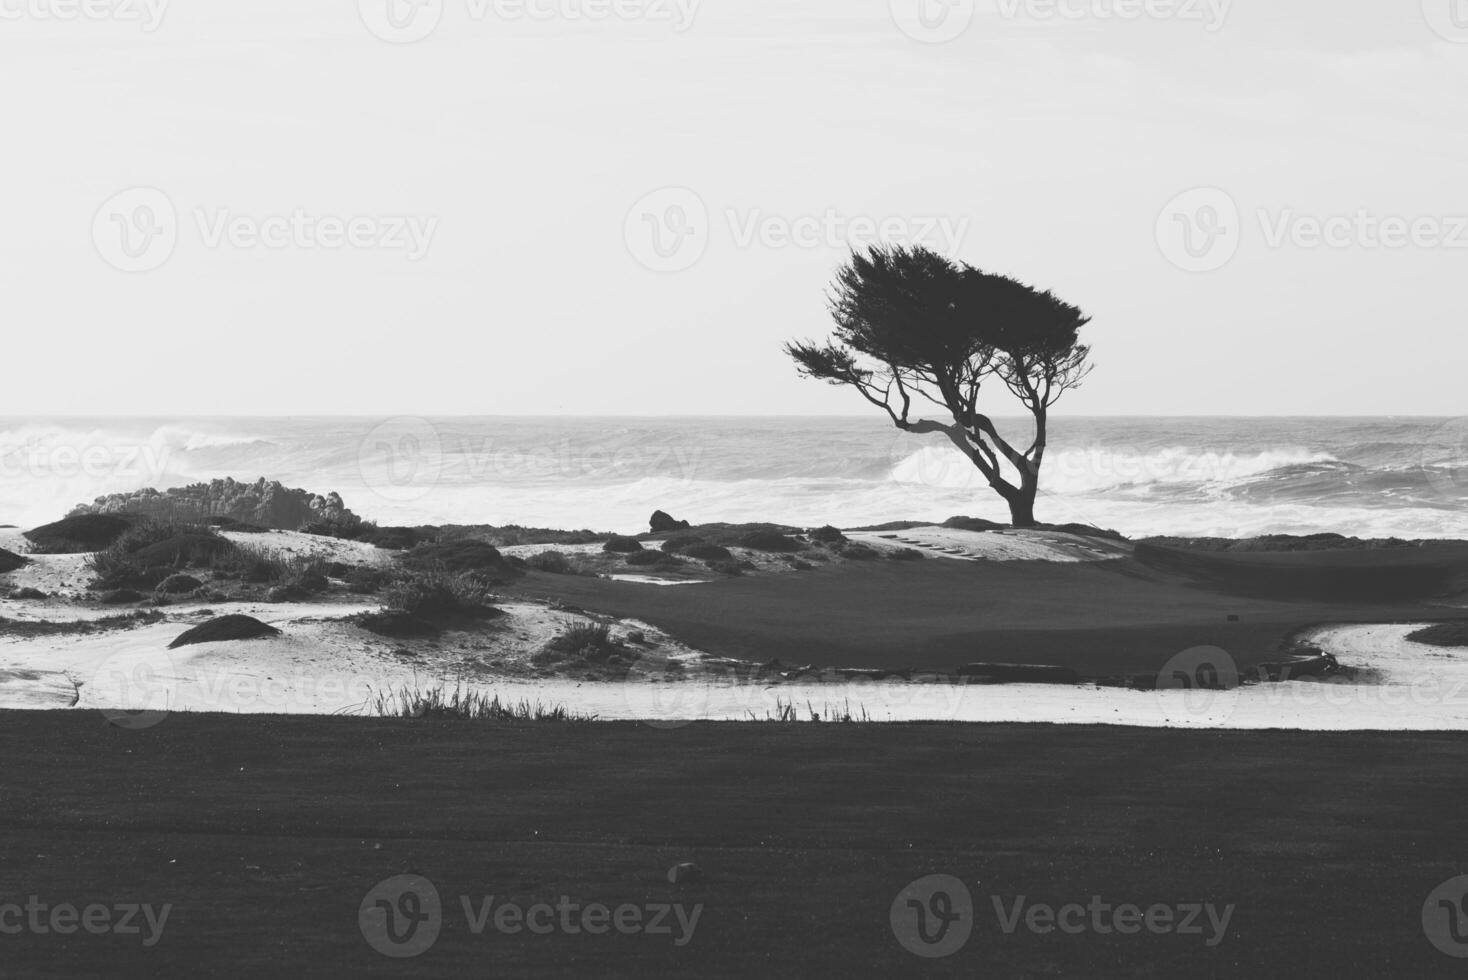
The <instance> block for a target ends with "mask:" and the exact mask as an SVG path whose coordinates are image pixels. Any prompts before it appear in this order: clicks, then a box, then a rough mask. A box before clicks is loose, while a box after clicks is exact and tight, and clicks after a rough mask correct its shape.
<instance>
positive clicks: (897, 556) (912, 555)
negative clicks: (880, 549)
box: [887, 548, 928, 561]
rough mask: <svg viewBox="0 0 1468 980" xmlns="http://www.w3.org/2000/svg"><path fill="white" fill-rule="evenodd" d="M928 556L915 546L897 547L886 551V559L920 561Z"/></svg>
mask: <svg viewBox="0 0 1468 980" xmlns="http://www.w3.org/2000/svg"><path fill="white" fill-rule="evenodd" d="M926 557H928V556H927V555H925V554H923V553H922V552H921V551H918V550H917V549H916V548H898V549H896V550H895V551H889V552H887V560H888V561H922V560H923V559H924V558H926Z"/></svg>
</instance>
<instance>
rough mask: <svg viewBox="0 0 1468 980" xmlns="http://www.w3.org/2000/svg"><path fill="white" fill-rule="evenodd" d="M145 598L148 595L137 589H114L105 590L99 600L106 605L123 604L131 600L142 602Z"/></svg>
mask: <svg viewBox="0 0 1468 980" xmlns="http://www.w3.org/2000/svg"><path fill="white" fill-rule="evenodd" d="M145 598H147V597H146V596H144V595H143V594H142V593H141V592H138V591H136V590H135V589H113V590H112V591H111V592H104V593H103V594H102V595H101V596H100V597H99V598H98V601H99V602H101V603H102V605H104V606H122V605H126V604H128V603H130V602H142V601H143V600H144V599H145Z"/></svg>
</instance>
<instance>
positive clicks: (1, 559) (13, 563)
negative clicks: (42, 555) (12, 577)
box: [0, 548, 28, 575]
mask: <svg viewBox="0 0 1468 980" xmlns="http://www.w3.org/2000/svg"><path fill="white" fill-rule="evenodd" d="M27 563H28V562H27V559H25V558H22V557H21V556H20V555H17V554H16V553H15V552H13V551H6V550H5V549H4V548H0V575H3V574H4V573H6V572H13V571H15V570H16V569H17V568H21V567H23V566H24V565H26V564H27Z"/></svg>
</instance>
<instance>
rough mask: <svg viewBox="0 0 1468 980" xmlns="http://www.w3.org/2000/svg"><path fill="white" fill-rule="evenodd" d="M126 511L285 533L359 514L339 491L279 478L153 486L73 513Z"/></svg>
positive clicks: (101, 499)
mask: <svg viewBox="0 0 1468 980" xmlns="http://www.w3.org/2000/svg"><path fill="white" fill-rule="evenodd" d="M122 513H128V514H143V515H145V516H148V517H154V518H158V519H162V520H179V521H207V520H209V519H210V518H215V517H228V518H233V519H234V520H237V521H243V522H245V523H247V524H258V525H260V526H261V527H270V528H278V529H280V530H284V531H295V530H298V529H300V528H301V527H303V526H305V525H306V524H310V523H312V522H314V521H323V520H340V519H342V518H344V517H345V518H354V517H355V516H356V515H355V514H352V512H351V511H349V510H347V508H346V505H345V504H343V503H342V498H341V497H340V496H338V495H337V494H336V493H328V494H326V495H325V496H322V495H320V494H315V493H311V492H310V491H307V490H298V489H293V488H291V487H287V486H284V485H283V484H281V483H280V482H279V481H278V480H268V481H267V480H264V479H260V480H256V481H255V482H254V483H241V482H240V481H238V480H233V479H228V478H226V479H223V480H211V481H210V482H208V483H194V484H190V485H189V486H186V487H174V488H173V489H171V490H154V489H152V488H148V489H144V490H135V491H133V492H131V493H114V494H108V495H107V496H105V497H98V498H97V499H96V501H94V502H93V503H90V504H81V505H79V506H77V507H75V508H73V509H72V511H71V514H72V515H76V514H122Z"/></svg>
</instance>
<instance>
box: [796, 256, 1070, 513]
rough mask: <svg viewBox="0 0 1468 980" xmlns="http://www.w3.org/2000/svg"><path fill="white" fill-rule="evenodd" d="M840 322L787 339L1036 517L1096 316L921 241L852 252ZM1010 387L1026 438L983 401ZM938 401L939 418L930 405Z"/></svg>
mask: <svg viewBox="0 0 1468 980" xmlns="http://www.w3.org/2000/svg"><path fill="white" fill-rule="evenodd" d="M830 310H831V317H832V319H833V320H834V321H835V323H836V329H835V331H834V333H833V334H832V336H831V338H830V339H828V340H827V341H826V342H824V343H817V342H815V341H805V342H800V343H792V344H788V345H786V347H785V350H786V353H788V354H789V355H790V356H791V357H792V358H793V359H794V360H795V363H796V366H797V368H798V369H799V371H800V373H801V374H802V375H803V376H805V377H811V378H818V379H820V380H823V381H826V382H829V383H830V384H835V385H844V386H847V387H850V388H853V389H855V390H856V391H857V392H859V393H860V394H861V396H862V397H863V398H865V399H866V400H867V401H868V402H870V403H871V404H872V405H875V406H876V407H878V408H880V409H881V410H882V411H884V412H886V413H887V415H888V416H889V417H890V418H891V419H892V422H893V424H895V425H896V426H897V427H898V428H899V429H903V430H905V431H907V432H913V433H930V432H941V433H943V434H944V435H946V436H947V437H948V439H949V440H950V441H951V442H952V443H953V444H954V445H955V446H957V447H958V449H959V450H961V451H962V452H963V453H964V455H965V456H966V457H967V458H968V459H969V460H970V461H971V462H972V463H973V465H974V466H976V467H977V468H978V469H979V471H980V472H981V473H983V474H984V477H985V479H986V480H988V482H989V485H990V486H991V487H993V488H994V490H995V492H996V493H998V494H999V495H1000V496H1002V497H1003V498H1004V499H1005V500H1006V501H1007V502H1008V503H1009V508H1010V514H1011V518H1012V520H1013V522H1014V523H1015V525H1017V526H1028V525H1032V524H1034V523H1035V517H1034V503H1035V494H1036V492H1037V490H1038V488H1039V477H1040V466H1041V463H1042V462H1043V461H1044V458H1045V444H1046V435H1047V423H1048V413H1049V409H1050V407H1051V406H1052V405H1054V404H1055V403H1056V402H1057V401H1059V400H1060V396H1061V395H1063V394H1064V393H1065V392H1067V391H1069V390H1070V389H1072V388H1075V387H1077V386H1079V385H1080V383H1081V382H1082V381H1083V380H1084V379H1085V377H1086V375H1087V374H1089V373H1090V365H1089V364H1088V363H1087V359H1088V357H1089V355H1090V352H1091V349H1090V347H1088V346H1087V345H1085V344H1082V343H1081V342H1080V338H1079V334H1080V329H1081V328H1082V327H1084V326H1085V325H1086V324H1087V323H1089V322H1090V318H1089V317H1087V316H1086V315H1085V314H1083V313H1082V312H1081V311H1080V310H1079V309H1077V308H1076V307H1074V306H1071V305H1070V304H1069V303H1066V302H1065V301H1063V300H1061V299H1059V298H1058V297H1056V296H1055V295H1054V294H1052V293H1050V292H1047V291H1042V290H1039V289H1035V288H1034V287H1031V286H1027V285H1025V284H1024V283H1022V282H1019V281H1017V280H1015V279H1011V278H1009V277H1008V276H1002V275H995V274H992V273H987V272H982V271H980V270H978V269H975V268H973V267H972V266H969V265H967V264H960V263H955V262H953V261H951V260H950V259H947V258H945V257H943V256H941V255H938V254H937V253H935V252H933V251H931V250H929V249H926V248H921V247H914V248H907V247H901V246H898V247H883V246H877V247H873V248H872V249H870V250H869V251H868V252H867V253H866V254H864V255H863V254H855V255H853V256H852V258H851V261H850V262H849V263H847V265H845V266H844V267H842V269H841V270H840V271H839V272H838V273H837V274H836V279H835V282H834V283H833V285H832V289H831V295H830ZM985 390H991V391H996V390H997V391H1001V392H1003V391H1007V392H1008V393H1009V395H1010V396H1012V397H1013V398H1014V399H1016V400H1017V401H1018V402H1019V403H1020V404H1021V405H1023V406H1024V407H1025V409H1026V410H1027V411H1028V412H1029V413H1030V415H1031V416H1032V417H1033V419H1034V438H1033V440H1032V441H1031V443H1030V445H1029V446H1028V447H1027V448H1025V449H1020V448H1018V447H1016V446H1014V445H1012V444H1011V443H1010V442H1008V441H1007V440H1006V439H1005V438H1004V437H1003V436H1001V435H1000V434H999V432H998V431H997V429H996V428H995V426H994V423H993V422H992V421H991V420H990V417H989V416H988V415H987V414H985V413H984V412H983V411H981V410H980V405H979V399H980V395H981V394H982V393H983V392H984V391H985ZM932 408H936V409H937V410H938V413H937V414H938V415H939V418H936V419H933V418H924V417H923V416H922V413H923V412H924V411H926V410H930V409H932Z"/></svg>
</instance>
